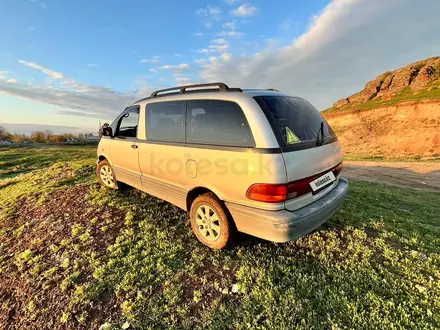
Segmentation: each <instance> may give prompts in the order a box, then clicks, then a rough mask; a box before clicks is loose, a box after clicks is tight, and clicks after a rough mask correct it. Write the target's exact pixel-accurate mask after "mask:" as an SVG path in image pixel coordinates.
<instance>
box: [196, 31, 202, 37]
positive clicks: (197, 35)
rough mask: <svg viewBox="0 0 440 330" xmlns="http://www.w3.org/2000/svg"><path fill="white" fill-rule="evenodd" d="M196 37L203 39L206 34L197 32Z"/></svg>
mask: <svg viewBox="0 0 440 330" xmlns="http://www.w3.org/2000/svg"><path fill="white" fill-rule="evenodd" d="M194 35H195V36H196V37H203V36H204V34H203V33H202V32H196V33H194Z"/></svg>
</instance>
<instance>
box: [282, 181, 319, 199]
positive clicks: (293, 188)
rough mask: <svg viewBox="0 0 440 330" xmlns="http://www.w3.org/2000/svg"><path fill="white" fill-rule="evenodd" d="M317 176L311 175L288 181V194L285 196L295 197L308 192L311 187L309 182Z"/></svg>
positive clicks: (310, 190)
mask: <svg viewBox="0 0 440 330" xmlns="http://www.w3.org/2000/svg"><path fill="white" fill-rule="evenodd" d="M316 178H318V177H317V176H313V177H311V178H306V179H302V180H298V181H294V182H290V183H288V184H287V191H288V195H287V198H288V199H290V198H295V197H299V196H302V195H305V194H308V193H309V192H312V187H310V182H312V181H313V180H314V179H316Z"/></svg>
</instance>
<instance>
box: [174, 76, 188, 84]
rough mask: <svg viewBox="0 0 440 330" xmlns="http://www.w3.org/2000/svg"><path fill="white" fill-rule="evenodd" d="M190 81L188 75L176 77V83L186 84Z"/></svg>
mask: <svg viewBox="0 0 440 330" xmlns="http://www.w3.org/2000/svg"><path fill="white" fill-rule="evenodd" d="M190 82H191V78H188V77H178V78H176V83H178V84H188V83H190Z"/></svg>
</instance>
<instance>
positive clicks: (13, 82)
mask: <svg viewBox="0 0 440 330" xmlns="http://www.w3.org/2000/svg"><path fill="white" fill-rule="evenodd" d="M6 82H7V83H10V84H17V83H18V80H17V79H12V78H11V79H8V80H6Z"/></svg>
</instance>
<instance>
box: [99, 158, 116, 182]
mask: <svg viewBox="0 0 440 330" xmlns="http://www.w3.org/2000/svg"><path fill="white" fill-rule="evenodd" d="M96 175H97V177H98V180H99V182H100V183H101V184H102V185H103V186H105V187H107V188H110V189H118V182H117V181H116V178H115V174H114V173H113V169H112V166H111V165H110V163H109V162H108V161H107V160H103V161H101V162H99V164H98V167H97V168H96Z"/></svg>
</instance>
